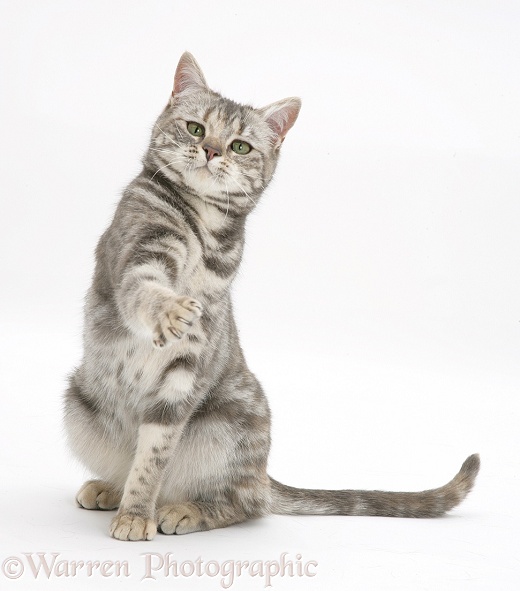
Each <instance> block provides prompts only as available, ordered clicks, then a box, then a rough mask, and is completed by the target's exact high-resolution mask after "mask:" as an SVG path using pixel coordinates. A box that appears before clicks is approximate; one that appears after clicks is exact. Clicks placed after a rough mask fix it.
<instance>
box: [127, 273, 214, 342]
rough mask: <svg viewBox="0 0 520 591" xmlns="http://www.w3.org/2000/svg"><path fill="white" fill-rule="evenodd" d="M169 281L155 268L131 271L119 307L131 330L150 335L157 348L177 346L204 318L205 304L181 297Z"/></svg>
mask: <svg viewBox="0 0 520 591" xmlns="http://www.w3.org/2000/svg"><path fill="white" fill-rule="evenodd" d="M169 281H170V279H169V278H168V277H167V276H166V275H165V274H164V273H163V272H162V271H161V270H160V269H157V268H155V267H154V266H152V265H149V264H148V265H143V266H141V267H136V268H134V269H132V270H131V271H130V272H129V273H128V274H127V275H126V277H125V279H124V281H123V283H122V286H121V290H120V296H119V304H120V307H121V310H122V312H123V317H124V318H125V320H126V322H127V325H128V326H129V328H131V329H133V330H134V331H135V332H137V333H141V334H143V333H145V334H147V335H149V336H150V337H151V339H152V342H153V344H154V346H155V347H157V348H162V347H164V346H166V345H168V344H170V343H175V342H178V341H179V340H180V339H182V338H183V337H184V335H185V334H186V333H187V332H189V330H190V328H191V326H192V325H193V323H194V322H195V321H196V320H197V319H198V318H200V316H201V315H202V304H201V303H200V302H199V301H198V300H196V299H194V298H192V297H190V296H186V295H178V294H177V293H175V291H174V290H173V289H172V288H171V286H170V284H169Z"/></svg>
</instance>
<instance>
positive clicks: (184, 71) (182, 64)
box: [172, 51, 208, 96]
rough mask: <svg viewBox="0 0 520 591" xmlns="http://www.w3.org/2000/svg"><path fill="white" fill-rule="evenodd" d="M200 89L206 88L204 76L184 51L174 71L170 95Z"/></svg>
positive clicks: (189, 55) (190, 56)
mask: <svg viewBox="0 0 520 591" xmlns="http://www.w3.org/2000/svg"><path fill="white" fill-rule="evenodd" d="M201 88H206V89H207V88H208V85H207V83H206V79H205V78H204V74H203V73H202V70H201V69H200V66H199V64H198V63H197V62H196V60H195V58H194V57H193V56H192V55H191V53H189V52H188V51H185V52H184V53H183V54H182V56H181V59H180V60H179V64H178V65H177V70H176V71H175V78H174V82H173V92H172V95H174V96H175V95H176V94H180V93H182V92H186V91H188V92H189V91H190V90H200V89H201Z"/></svg>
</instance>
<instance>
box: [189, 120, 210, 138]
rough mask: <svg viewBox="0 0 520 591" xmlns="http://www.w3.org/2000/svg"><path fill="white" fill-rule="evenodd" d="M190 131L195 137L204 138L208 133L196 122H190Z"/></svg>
mask: <svg viewBox="0 0 520 591" xmlns="http://www.w3.org/2000/svg"><path fill="white" fill-rule="evenodd" d="M187 127H188V131H189V132H190V133H191V135H194V136H195V137H202V136H203V135H204V132H205V131H206V130H205V129H204V127H202V125H200V124H199V123H195V121H188V125H187Z"/></svg>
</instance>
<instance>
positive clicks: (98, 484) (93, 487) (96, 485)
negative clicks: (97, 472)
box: [76, 480, 121, 511]
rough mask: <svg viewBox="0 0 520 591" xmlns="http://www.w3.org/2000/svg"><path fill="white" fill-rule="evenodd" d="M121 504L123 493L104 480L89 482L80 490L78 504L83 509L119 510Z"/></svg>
mask: <svg viewBox="0 0 520 591" xmlns="http://www.w3.org/2000/svg"><path fill="white" fill-rule="evenodd" d="M120 502H121V493H118V492H117V491H116V490H114V488H113V487H112V486H111V485H110V484H109V483H108V482H104V481H103V480H88V481H87V482H85V484H84V485H83V486H82V487H81V488H80V489H79V491H78V494H77V495H76V503H77V504H78V506H79V507H83V509H102V510H105V511H110V510H111V509H117V507H118V506H119V503H120Z"/></svg>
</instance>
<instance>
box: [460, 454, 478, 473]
mask: <svg viewBox="0 0 520 591" xmlns="http://www.w3.org/2000/svg"><path fill="white" fill-rule="evenodd" d="M479 470H480V456H479V454H472V455H471V456H469V458H466V460H464V463H463V464H462V468H461V469H460V471H461V473H462V474H464V475H465V476H473V477H475V476H476V475H477V474H478V471H479Z"/></svg>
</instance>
